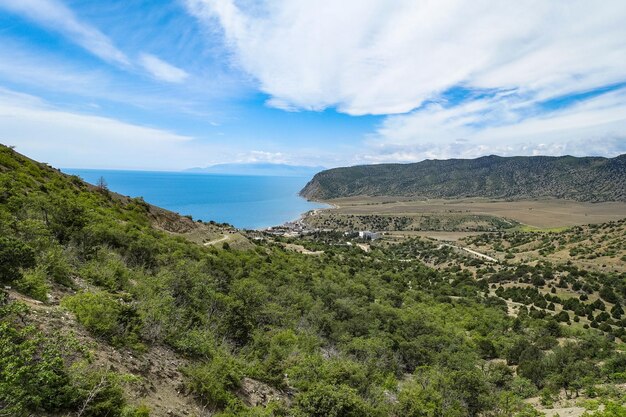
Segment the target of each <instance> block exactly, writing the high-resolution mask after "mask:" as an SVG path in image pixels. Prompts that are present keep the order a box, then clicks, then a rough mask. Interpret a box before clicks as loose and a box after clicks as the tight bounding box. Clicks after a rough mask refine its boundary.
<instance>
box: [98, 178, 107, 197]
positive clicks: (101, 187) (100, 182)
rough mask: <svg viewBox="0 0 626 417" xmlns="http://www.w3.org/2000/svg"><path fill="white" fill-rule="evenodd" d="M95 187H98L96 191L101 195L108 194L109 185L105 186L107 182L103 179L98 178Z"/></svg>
mask: <svg viewBox="0 0 626 417" xmlns="http://www.w3.org/2000/svg"><path fill="white" fill-rule="evenodd" d="M96 187H98V191H100V192H101V193H103V194H106V193H108V192H109V184H107V182H106V180H105V179H104V177H100V178H98V182H97V183H96Z"/></svg>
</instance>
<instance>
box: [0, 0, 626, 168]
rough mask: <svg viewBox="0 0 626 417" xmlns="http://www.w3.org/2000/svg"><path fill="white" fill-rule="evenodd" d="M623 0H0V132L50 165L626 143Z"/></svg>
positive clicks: (566, 148)
mask: <svg viewBox="0 0 626 417" xmlns="http://www.w3.org/2000/svg"><path fill="white" fill-rule="evenodd" d="M624 22H626V2H625V1H623V0H603V1H598V2H590V1H588V0H584V1H582V0H554V1H545V0H537V1H534V0H520V1H515V2H513V1H507V2H503V1H497V0H491V1H484V0H473V1H471V2H469V1H460V0H437V1H433V0H394V1H388V0H342V1H336V0H316V1H304V0H271V1H261V0H259V1H252V0H170V1H165V0H132V1H128V0H107V1H88V0H0V143H3V144H5V145H12V146H15V147H16V149H17V150H18V151H20V152H22V153H24V154H26V155H28V156H30V157H33V158H35V159H38V160H41V161H44V162H48V163H50V164H53V165H55V166H59V167H65V168H97V169H101V168H108V169H144V170H182V169H186V168H191V167H204V166H209V165H212V164H219V163H233V162H241V163H245V162H275V163H287V164H294V165H309V166H325V167H335V166H345V165H355V164H369V163H383V162H416V161H421V160H424V159H447V158H474V157H479V156H483V155H491V154H497V155H502V156H512V155H566V154H569V155H576V156H585V155H600V156H606V157H612V156H616V155H619V154H622V153H626V24H625V23H624Z"/></svg>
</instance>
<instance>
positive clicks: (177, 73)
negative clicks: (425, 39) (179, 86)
mask: <svg viewBox="0 0 626 417" xmlns="http://www.w3.org/2000/svg"><path fill="white" fill-rule="evenodd" d="M139 61H140V62H141V65H143V67H144V68H145V69H146V70H147V71H148V72H149V73H150V74H152V76H154V77H155V78H157V79H159V80H162V81H167V82H170V83H181V82H183V81H185V79H187V77H189V74H187V72H185V71H184V70H182V69H180V68H177V67H175V66H173V65H172V64H169V63H167V62H165V61H163V60H162V59H159V58H157V57H156V56H154V55H150V54H141V56H140V57H139Z"/></svg>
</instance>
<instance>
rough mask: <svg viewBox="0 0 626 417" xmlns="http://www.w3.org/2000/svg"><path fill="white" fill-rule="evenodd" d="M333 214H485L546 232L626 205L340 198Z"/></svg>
mask: <svg viewBox="0 0 626 417" xmlns="http://www.w3.org/2000/svg"><path fill="white" fill-rule="evenodd" d="M328 203H330V204H332V205H334V206H335V208H332V209H327V210H322V211H320V212H319V215H321V216H327V215H330V214H335V215H357V216H358V215H387V216H416V217H417V216H423V215H438V216H442V217H445V216H450V215H461V214H465V215H485V216H495V217H499V218H504V219H509V220H514V221H515V222H518V223H521V224H523V225H527V226H530V227H533V228H539V229H548V228H560V227H570V226H577V225H583V224H590V223H604V222H608V221H612V220H619V219H621V218H624V217H626V203H620V202H608V203H582V202H576V201H567V200H536V201H535V200H532V201H502V200H487V199H459V200H421V201H411V200H406V199H399V198H395V197H393V198H390V197H371V198H369V197H359V198H341V199H334V200H330V201H328Z"/></svg>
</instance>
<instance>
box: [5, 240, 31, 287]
mask: <svg viewBox="0 0 626 417" xmlns="http://www.w3.org/2000/svg"><path fill="white" fill-rule="evenodd" d="M33 266H35V253H34V251H33V249H32V248H31V247H30V246H28V245H27V244H25V243H24V242H22V241H21V240H18V239H15V238H13V237H8V236H2V237H0V281H4V282H12V281H15V280H17V279H20V278H21V277H22V273H21V269H22V268H31V267H33Z"/></svg>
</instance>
